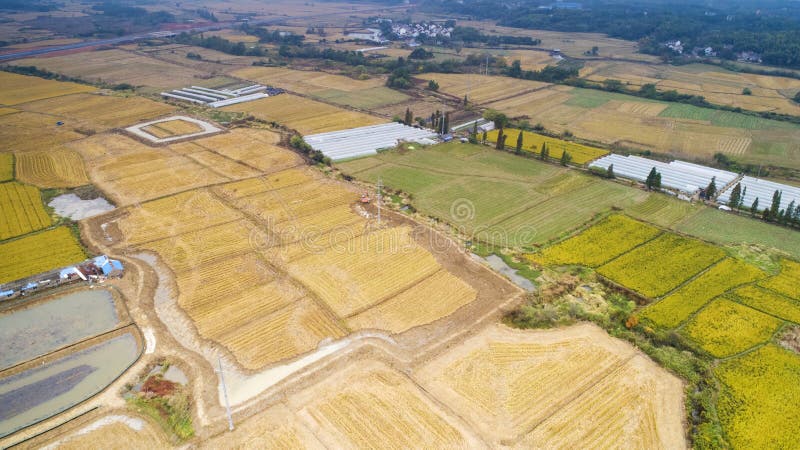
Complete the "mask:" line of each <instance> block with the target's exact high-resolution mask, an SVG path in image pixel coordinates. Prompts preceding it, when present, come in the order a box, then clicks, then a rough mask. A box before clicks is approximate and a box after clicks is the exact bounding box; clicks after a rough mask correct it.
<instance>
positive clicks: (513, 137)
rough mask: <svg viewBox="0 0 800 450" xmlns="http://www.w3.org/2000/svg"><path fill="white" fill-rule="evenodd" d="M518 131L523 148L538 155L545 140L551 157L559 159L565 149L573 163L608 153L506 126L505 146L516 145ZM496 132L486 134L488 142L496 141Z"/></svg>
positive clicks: (580, 162) (504, 131)
mask: <svg viewBox="0 0 800 450" xmlns="http://www.w3.org/2000/svg"><path fill="white" fill-rule="evenodd" d="M519 133H522V149H523V150H525V151H527V152H531V153H534V154H537V155H538V154H539V152H540V151H541V149H542V144H543V143H545V142H546V143H547V148H548V149H549V150H550V157H551V158H554V159H560V158H561V155H562V154H563V153H564V150H566V151H567V153H569V154H570V156H572V162H573V163H575V164H586V163H588V162H589V161H593V160H595V159H597V158H599V157H601V156H604V155H607V154H608V150H603V149H602V148H597V147H590V146H588V145H583V144H578V143H576V142H570V141H565V140H563V139H557V138H551V137H548V136H543V135H541V134H536V133H532V132H530V131H520V130H517V129H515V128H506V129H504V130H503V134H505V135H506V147H515V146H516V145H517V139H518V138H519ZM498 134H499V132H498V130H492V131H490V132H488V133H487V134H486V138H487V139H488V140H489V141H490V142H497V135H498ZM534 146H535V148H534Z"/></svg>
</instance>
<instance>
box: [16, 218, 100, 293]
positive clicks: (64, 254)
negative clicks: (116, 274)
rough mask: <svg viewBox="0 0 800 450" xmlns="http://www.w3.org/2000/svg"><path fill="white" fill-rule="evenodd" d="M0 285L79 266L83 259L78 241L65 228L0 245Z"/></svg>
mask: <svg viewBox="0 0 800 450" xmlns="http://www.w3.org/2000/svg"><path fill="white" fill-rule="evenodd" d="M0 253H2V254H3V259H2V260H0V283H5V282H8V281H13V280H18V279H20V278H23V277H27V276H29V275H35V274H37V273H41V272H44V271H46V270H50V269H57V268H59V267H64V266H67V265H69V264H74V263H77V262H81V261H83V260H84V259H85V258H86V254H85V253H84V252H83V249H82V248H81V246H80V244H79V243H78V240H77V239H75V236H73V235H72V233H71V232H70V231H69V229H68V228H66V227H58V228H56V229H53V230H48V231H42V232H41V233H36V234H32V235H29V236H25V237H22V238H19V239H16V240H13V241H8V242H5V243H2V244H0Z"/></svg>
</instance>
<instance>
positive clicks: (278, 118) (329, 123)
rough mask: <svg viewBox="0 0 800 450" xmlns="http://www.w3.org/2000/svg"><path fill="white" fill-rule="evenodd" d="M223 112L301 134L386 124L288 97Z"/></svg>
mask: <svg viewBox="0 0 800 450" xmlns="http://www.w3.org/2000/svg"><path fill="white" fill-rule="evenodd" d="M223 109H224V110H226V111H237V112H245V113H249V114H252V115H254V116H255V117H258V118H259V119H263V120H267V121H274V122H278V123H281V124H283V125H286V126H287V127H289V128H293V129H295V130H297V131H298V132H300V133H301V134H315V133H325V132H327V131H338V130H343V129H346V128H354V127H362V126H367V125H377V124H379V123H385V122H386V119H381V118H378V117H374V116H369V115H367V114H364V113H360V112H355V111H348V110H344V109H340V108H337V107H335V106H331V105H328V104H325V103H320V102H317V101H314V100H309V99H306V98H303V97H297V96H295V95H290V94H281V95H276V96H274V97H269V98H265V99H261V100H255V101H252V102H247V103H239V104H237V105H232V106H227V107H225V108H223Z"/></svg>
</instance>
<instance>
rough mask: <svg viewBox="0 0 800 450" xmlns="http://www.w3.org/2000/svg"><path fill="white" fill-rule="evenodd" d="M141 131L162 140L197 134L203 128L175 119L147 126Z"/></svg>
mask: <svg viewBox="0 0 800 450" xmlns="http://www.w3.org/2000/svg"><path fill="white" fill-rule="evenodd" d="M142 131H146V132H147V133H150V134H152V135H153V136H155V137H157V138H159V139H164V138H168V137H174V136H181V135H184V134H192V133H199V132H201V131H203V128H202V127H200V126H199V125H197V124H196V123H192V122H187V121H185V120H180V119H176V120H168V121H166V122H158V123H154V124H153V125H148V126H146V127H144V128H142Z"/></svg>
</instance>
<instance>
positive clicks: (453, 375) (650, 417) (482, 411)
mask: <svg viewBox="0 0 800 450" xmlns="http://www.w3.org/2000/svg"><path fill="white" fill-rule="evenodd" d="M415 378H417V379H418V380H419V381H420V383H421V384H422V385H423V386H424V387H425V389H426V391H428V392H430V393H431V394H432V395H434V396H435V397H436V398H437V399H439V400H440V401H442V402H444V403H445V404H447V405H448V406H450V407H451V408H452V409H453V410H454V411H455V412H456V413H457V414H458V415H459V416H460V417H462V418H464V420H465V421H466V422H467V423H468V424H469V425H470V426H471V427H473V428H474V429H475V430H477V431H478V432H479V433H480V434H481V435H482V437H483V439H484V441H485V442H487V443H489V445H490V446H497V445H499V444H502V445H514V444H516V445H519V446H522V447H530V446H534V442H536V443H537V444H535V445H536V446H541V445H543V444H544V446H546V447H549V446H552V445H555V442H560V443H562V444H563V445H565V446H567V447H570V445H569V444H572V448H588V447H593V446H595V445H600V446H603V444H601V443H607V445H610V446H613V445H612V444H611V443H612V442H615V443H617V444H619V443H621V442H627V443H628V444H626V445H630V446H633V447H635V446H637V444H636V442H640V443H645V444H642V445H643V446H644V447H648V448H652V447H650V445H647V443H649V444H655V445H653V447H663V448H677V447H684V446H685V442H684V440H683V431H682V420H683V400H682V397H683V394H682V391H683V387H682V383H681V382H680V380H679V379H677V378H676V377H674V376H673V375H671V374H669V373H668V372H667V371H665V370H664V369H661V368H660V367H658V366H657V365H655V364H654V363H653V362H651V361H650V360H649V359H647V358H645V357H644V356H643V355H641V354H639V353H637V352H636V350H635V349H634V348H632V347H630V346H629V345H628V344H625V343H623V342H622V341H617V340H614V339H612V338H609V337H608V335H606V334H605V332H604V331H602V330H601V329H600V328H597V327H595V326H593V325H576V326H573V327H569V328H563V329H559V330H547V331H520V330H512V329H510V328H506V327H504V326H501V325H494V326H491V327H489V328H487V329H485V330H484V331H482V332H481V333H479V334H478V335H476V336H474V337H471V338H469V339H467V341H465V342H464V343H463V344H461V345H459V346H457V347H454V348H452V349H450V350H448V351H447V352H445V353H444V354H442V355H440V356H438V357H436V358H435V359H433V360H432V361H430V362H429V363H427V364H425V365H424V366H423V367H422V368H421V369H420V370H419V371H418V372H417V373H416V374H415ZM623 393H625V394H624V395H623ZM576 424H577V427H576ZM565 427H569V428H570V429H571V431H570V432H563V431H561V430H563V429H564V428H565ZM576 428H577V429H576ZM631 429H636V430H638V431H637V432H630V430H631ZM568 440H572V441H573V442H570V443H567V442H566V441H568Z"/></svg>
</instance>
